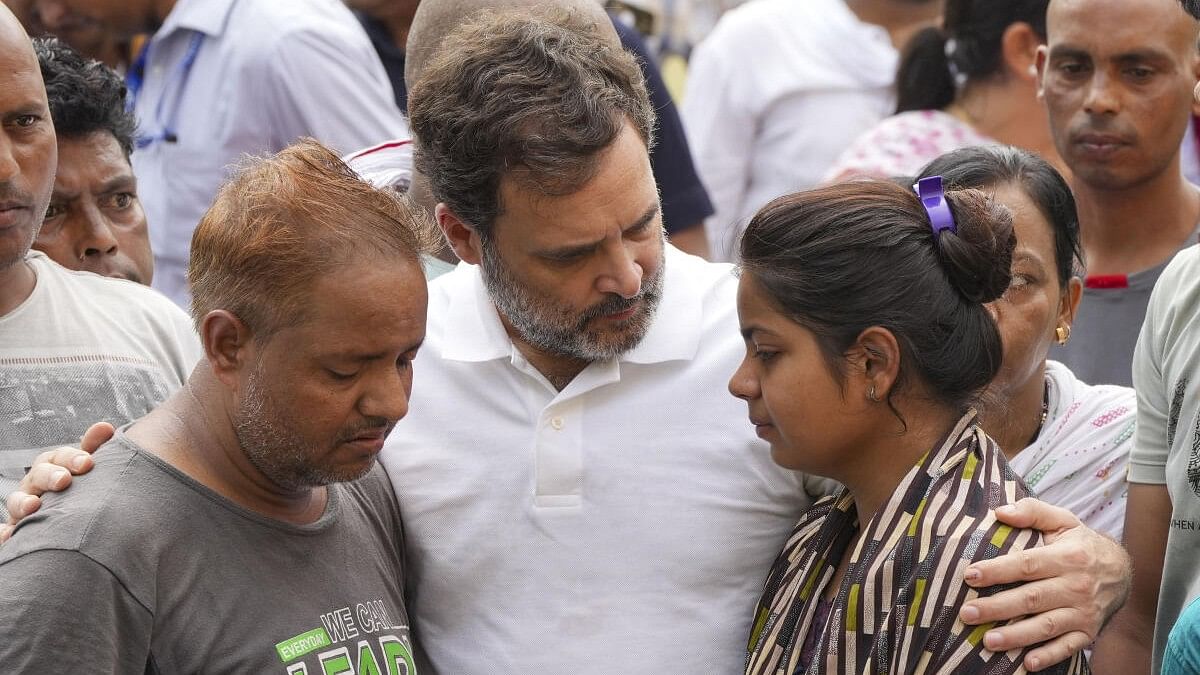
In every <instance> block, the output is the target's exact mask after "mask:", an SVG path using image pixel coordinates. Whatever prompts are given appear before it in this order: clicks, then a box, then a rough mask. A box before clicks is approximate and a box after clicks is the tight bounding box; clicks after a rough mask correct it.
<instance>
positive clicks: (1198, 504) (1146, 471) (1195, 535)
mask: <svg viewBox="0 0 1200 675" xmlns="http://www.w3.org/2000/svg"><path fill="white" fill-rule="evenodd" d="M1133 383H1134V388H1135V389H1137V401H1138V403H1137V432H1136V435H1135V436H1134V447H1133V451H1132V452H1131V453H1130V455H1129V480H1130V482H1132V483H1148V484H1153V485H1165V486H1166V488H1167V493H1168V494H1169V495H1170V497H1171V521H1170V523H1169V525H1168V527H1169V529H1168V530H1167V551H1166V556H1165V558H1164V560H1163V573H1162V586H1161V587H1160V591H1159V595H1158V617H1157V620H1156V621H1155V628H1154V662H1153V672H1155V673H1157V672H1158V669H1159V665H1160V664H1161V663H1162V656H1163V649H1164V647H1165V646H1166V641H1167V635H1168V634H1170V632H1171V627H1172V626H1173V625H1174V624H1175V620H1176V619H1177V618H1178V617H1179V613H1180V612H1181V611H1182V610H1183V608H1184V607H1186V606H1187V605H1188V603H1189V602H1190V601H1191V600H1192V599H1194V598H1196V597H1198V596H1200V564H1197V562H1198V561H1200V247H1196V246H1193V247H1191V248H1188V249H1185V250H1184V251H1183V252H1181V253H1180V254H1179V255H1177V256H1175V259H1174V260H1173V261H1172V262H1171V264H1170V265H1169V266H1168V267H1167V269H1166V270H1165V271H1164V272H1163V274H1162V278H1161V279H1160V280H1159V282H1158V286H1157V287H1156V288H1155V289H1154V295H1153V296H1152V297H1151V299H1150V305H1149V307H1148V309H1147V311H1146V324H1145V326H1144V327H1143V328H1142V334H1141V337H1140V338H1139V339H1138V344H1137V351H1136V352H1135V353H1134V359H1133Z"/></svg>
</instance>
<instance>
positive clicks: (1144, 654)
mask: <svg viewBox="0 0 1200 675" xmlns="http://www.w3.org/2000/svg"><path fill="white" fill-rule="evenodd" d="M1136 613H1137V612H1136V611H1135V610H1134V609H1133V608H1132V607H1130V606H1126V607H1124V608H1123V609H1122V610H1121V611H1119V612H1117V614H1116V616H1114V617H1113V619H1112V621H1111V622H1110V623H1109V625H1108V627H1106V628H1105V629H1104V632H1102V633H1100V638H1099V639H1097V640H1096V648H1095V650H1093V651H1092V659H1091V664H1092V672H1093V673H1095V674H1096V675H1144V674H1145V673H1149V672H1150V659H1151V658H1152V648H1153V644H1154V618H1153V617H1150V619H1149V621H1147V620H1146V619H1145V618H1138V617H1136V616H1135V614H1136Z"/></svg>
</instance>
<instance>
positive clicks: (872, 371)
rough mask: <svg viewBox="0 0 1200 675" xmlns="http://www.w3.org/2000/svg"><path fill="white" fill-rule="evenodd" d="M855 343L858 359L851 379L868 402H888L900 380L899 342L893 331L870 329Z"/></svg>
mask: <svg viewBox="0 0 1200 675" xmlns="http://www.w3.org/2000/svg"><path fill="white" fill-rule="evenodd" d="M854 344H855V349H854V351H855V352H856V353H857V354H858V355H859V357H858V358H857V359H855V360H856V362H857V363H856V365H857V367H856V368H854V369H853V372H852V374H851V379H853V380H856V381H857V382H856V384H857V385H858V386H859V387H861V390H862V395H864V396H866V397H867V399H868V400H870V401H872V402H875V401H886V400H887V399H888V396H889V395H890V394H891V393H892V391H893V389H894V388H895V387H896V382H897V381H898V380H899V379H900V343H899V342H897V341H896V336H895V335H893V334H892V331H890V330H888V329H886V328H883V327H881V326H871V327H870V328H867V329H866V330H864V331H863V332H861V333H859V334H858V339H857V340H855V342H854Z"/></svg>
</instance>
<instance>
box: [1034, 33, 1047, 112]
mask: <svg viewBox="0 0 1200 675" xmlns="http://www.w3.org/2000/svg"><path fill="white" fill-rule="evenodd" d="M1048 54H1049V52H1048V48H1047V47H1046V45H1041V46H1039V47H1038V48H1037V55H1036V56H1035V58H1034V68H1035V69H1036V70H1037V75H1036V78H1037V82H1036V83H1035V85H1036V86H1037V97H1038V100H1039V101H1044V100H1045V99H1046V59H1047V56H1048Z"/></svg>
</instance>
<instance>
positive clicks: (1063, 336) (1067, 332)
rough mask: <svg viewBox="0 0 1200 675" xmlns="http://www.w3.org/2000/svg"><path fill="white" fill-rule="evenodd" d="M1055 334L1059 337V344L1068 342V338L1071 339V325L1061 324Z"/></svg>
mask: <svg viewBox="0 0 1200 675" xmlns="http://www.w3.org/2000/svg"><path fill="white" fill-rule="evenodd" d="M1054 336H1055V337H1056V338H1058V344H1060V345H1065V344H1067V340H1070V339H1071V327H1070V326H1059V327H1058V328H1055V329H1054Z"/></svg>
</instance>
